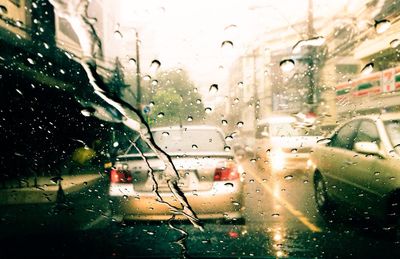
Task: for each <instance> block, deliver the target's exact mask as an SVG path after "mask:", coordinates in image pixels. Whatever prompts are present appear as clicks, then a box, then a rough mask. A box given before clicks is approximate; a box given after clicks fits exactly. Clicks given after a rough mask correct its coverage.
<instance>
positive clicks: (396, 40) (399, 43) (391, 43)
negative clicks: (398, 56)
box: [390, 39, 400, 49]
mask: <svg viewBox="0 0 400 259" xmlns="http://www.w3.org/2000/svg"><path fill="white" fill-rule="evenodd" d="M399 45H400V40H398V39H394V40H392V41H391V42H390V47H392V48H394V49H395V48H397V47H398V46H399Z"/></svg>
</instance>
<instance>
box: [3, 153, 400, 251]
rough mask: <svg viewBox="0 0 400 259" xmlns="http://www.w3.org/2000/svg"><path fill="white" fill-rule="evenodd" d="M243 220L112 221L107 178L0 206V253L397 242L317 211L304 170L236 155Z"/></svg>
mask: <svg viewBox="0 0 400 259" xmlns="http://www.w3.org/2000/svg"><path fill="white" fill-rule="evenodd" d="M243 162H244V165H245V171H246V176H245V183H246V184H245V190H244V192H245V204H244V205H245V207H246V210H245V217H246V221H245V222H244V223H243V222H242V223H239V224H236V223H229V222H220V221H206V222H204V231H200V230H198V229H195V228H194V227H193V226H192V225H190V224H189V223H187V222H171V223H172V225H173V226H175V227H179V228H181V229H183V230H185V231H186V232H187V234H188V235H187V236H186V237H185V236H184V235H182V233H181V232H179V231H177V230H175V229H173V228H171V226H169V224H168V222H156V223H154V222H130V223H127V224H118V223H116V222H113V221H112V219H111V217H110V214H109V211H108V206H107V203H108V197H107V194H106V189H107V188H106V186H107V182H106V181H105V180H102V181H99V182H98V183H97V184H96V185H93V186H90V187H87V188H86V189H84V190H83V191H81V192H80V193H76V194H74V195H73V196H69V197H68V203H67V206H62V207H56V206H54V205H53V204H48V205H43V204H42V205H14V206H5V207H4V206H3V207H1V208H0V229H1V231H0V248H1V251H0V257H4V258H7V257H17V256H29V257H41V258H43V257H49V258H50V257H72V256H73V257H110V258H114V257H128V258H129V257H133V258H134V257H140V258H141V257H151V258H163V257H174V258H180V257H185V256H186V257H189V258H190V257H194V258H196V257H201V258H217V257H222V258H279V257H282V258H349V257H350V258H400V244H399V242H398V241H395V240H392V239H390V238H389V237H388V234H387V233H386V232H385V231H384V230H382V229H381V227H379V225H377V224H375V223H374V222H373V221H368V222H366V221H365V220H362V217H360V216H358V215H356V214H354V213H351V212H350V211H349V210H348V209H346V208H338V210H337V211H336V213H335V216H334V217H325V218H323V217H322V216H320V214H319V213H318V211H317V209H316V207H315V203H314V197H313V184H312V180H311V179H308V176H307V175H305V174H304V173H301V172H299V173H293V174H289V173H287V174H281V175H271V174H270V173H269V172H267V171H265V170H264V169H262V168H261V167H260V164H257V163H252V162H249V161H246V160H244V161H243Z"/></svg>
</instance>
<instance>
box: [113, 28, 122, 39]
mask: <svg viewBox="0 0 400 259" xmlns="http://www.w3.org/2000/svg"><path fill="white" fill-rule="evenodd" d="M114 38H115V39H116V40H122V38H123V36H122V33H121V32H120V31H118V30H116V31H114Z"/></svg>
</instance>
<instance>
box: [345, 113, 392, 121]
mask: <svg viewBox="0 0 400 259" xmlns="http://www.w3.org/2000/svg"><path fill="white" fill-rule="evenodd" d="M363 118H364V119H372V120H378V119H380V120H382V121H388V120H396V119H399V120H400V112H390V113H381V114H368V115H360V116H356V117H354V118H353V119H351V120H355V119H363Z"/></svg>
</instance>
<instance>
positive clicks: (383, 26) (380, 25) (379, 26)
mask: <svg viewBox="0 0 400 259" xmlns="http://www.w3.org/2000/svg"><path fill="white" fill-rule="evenodd" d="M390 25H391V23H390V21H389V20H386V19H384V20H380V21H375V25H374V27H375V31H376V33H378V34H381V33H384V32H385V31H387V30H388V29H389V28H390Z"/></svg>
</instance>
